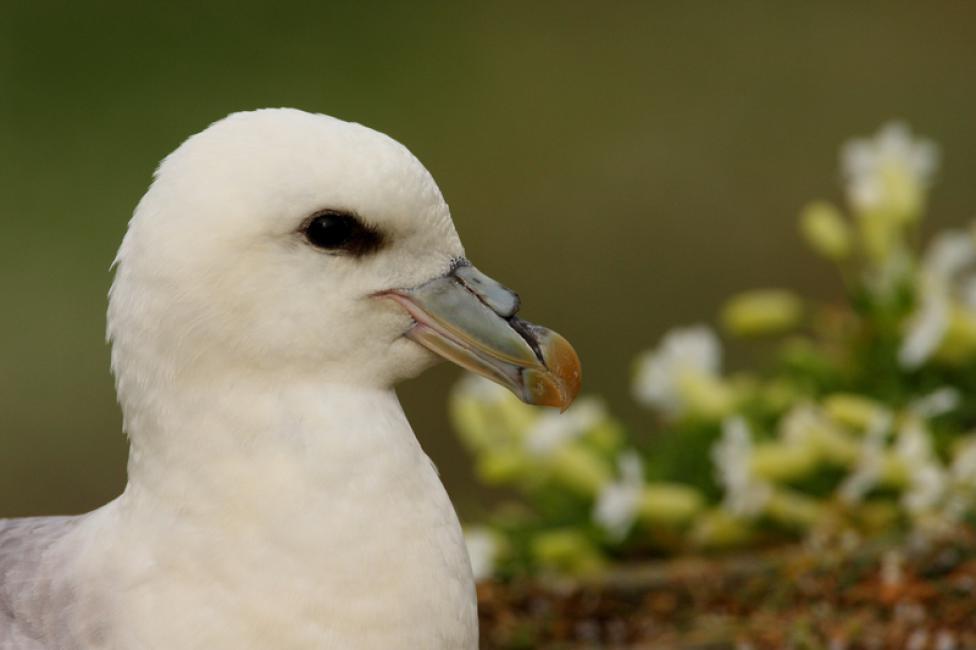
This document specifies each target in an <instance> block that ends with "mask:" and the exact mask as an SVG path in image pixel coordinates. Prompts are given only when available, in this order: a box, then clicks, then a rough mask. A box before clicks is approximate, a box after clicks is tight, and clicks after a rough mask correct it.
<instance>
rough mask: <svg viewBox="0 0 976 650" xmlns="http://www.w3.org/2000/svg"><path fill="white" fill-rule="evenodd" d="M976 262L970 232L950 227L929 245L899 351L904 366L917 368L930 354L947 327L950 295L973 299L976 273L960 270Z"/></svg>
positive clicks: (964, 299)
mask: <svg viewBox="0 0 976 650" xmlns="http://www.w3.org/2000/svg"><path fill="white" fill-rule="evenodd" d="M974 264H976V242H974V241H973V238H972V236H971V235H970V234H969V233H966V232H963V231H960V230H949V231H946V232H943V233H941V234H939V235H938V236H937V237H936V238H935V239H933V240H932V243H931V244H929V247H928V250H927V251H926V253H925V257H924V259H923V260H922V267H921V270H920V272H919V278H918V285H917V287H916V295H917V296H918V298H917V299H918V307H917V308H916V309H915V312H914V313H913V314H912V316H911V317H910V319H909V322H908V333H907V334H906V336H905V338H904V340H903V341H902V345H901V348H900V349H899V351H898V360H899V362H900V363H901V365H902V367H904V368H917V367H918V366H920V365H922V364H923V363H925V361H926V360H927V359H928V358H929V357H930V356H932V353H933V352H935V350H936V349H937V348H938V347H939V344H940V343H941V342H942V339H943V338H944V337H945V333H946V330H947V329H948V328H949V316H950V313H951V309H952V298H953V295H954V294H958V296H959V298H960V299H961V300H962V302H963V303H964V304H968V303H969V301H970V300H973V299H974V298H976V296H973V295H971V294H972V293H973V292H974V287H976V276H973V275H969V276H965V277H962V276H961V275H962V273H963V272H964V271H966V270H967V269H968V268H970V267H972V266H973V265H974Z"/></svg>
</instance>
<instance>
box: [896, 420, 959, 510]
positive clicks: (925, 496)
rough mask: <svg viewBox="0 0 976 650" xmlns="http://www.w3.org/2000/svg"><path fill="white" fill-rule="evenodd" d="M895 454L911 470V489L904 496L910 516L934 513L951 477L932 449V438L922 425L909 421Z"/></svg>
mask: <svg viewBox="0 0 976 650" xmlns="http://www.w3.org/2000/svg"><path fill="white" fill-rule="evenodd" d="M895 453H896V454H897V455H898V456H899V457H900V458H901V460H902V463H903V464H904V465H905V467H906V468H907V470H908V489H907V490H905V492H904V493H903V494H902V497H901V501H902V505H903V506H904V508H905V509H906V510H907V511H908V512H909V513H911V514H920V513H924V512H928V511H930V510H932V509H933V508H934V507H935V506H936V505H937V504H938V503H939V502H940V501H941V500H942V497H943V496H944V495H945V492H946V488H947V484H948V480H947V479H948V477H947V476H946V472H945V469H944V468H943V467H942V464H941V463H939V460H938V459H937V458H936V456H935V452H934V451H933V449H932V437H931V435H930V434H929V432H928V430H927V429H925V427H924V426H923V425H922V422H921V421H920V420H918V419H916V418H910V419H909V420H907V421H906V422H905V424H903V425H902V427H901V430H900V431H899V433H898V442H897V443H896V445H895Z"/></svg>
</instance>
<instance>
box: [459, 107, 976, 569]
mask: <svg viewBox="0 0 976 650" xmlns="http://www.w3.org/2000/svg"><path fill="white" fill-rule="evenodd" d="M841 163H842V171H843V178H844V181H845V189H846V205H847V214H845V213H844V211H842V209H841V208H840V207H837V206H836V205H834V204H832V203H830V202H826V201H817V202H814V203H811V204H810V205H808V206H807V207H805V208H804V209H803V210H802V211H801V214H800V232H801V234H802V235H803V237H804V238H805V239H806V241H807V242H808V244H809V245H810V247H811V248H812V249H813V250H814V251H815V252H816V253H818V254H819V255H820V256H822V257H824V258H826V259H827V260H828V261H829V262H831V263H832V264H834V265H835V266H836V267H837V269H838V270H839V272H840V278H841V279H842V281H843V284H844V287H845V297H846V300H845V301H843V303H842V304H819V303H817V302H816V301H812V300H808V299H804V298H801V297H800V296H797V295H796V294H794V293H792V292H790V291H787V290H784V289H778V288H777V289H762V290H757V291H749V292H746V293H743V294H740V295H737V296H734V297H733V298H732V299H731V300H729V301H728V302H727V304H726V305H725V306H724V308H723V309H722V312H721V325H722V327H723V329H724V331H725V332H726V333H727V334H728V335H729V336H732V337H737V338H757V337H758V338H763V339H765V340H767V342H768V343H769V345H771V346H772V347H773V351H774V355H773V360H772V361H771V362H770V363H767V364H766V365H765V366H764V367H762V368H761V369H760V370H758V371H755V372H737V373H733V374H729V373H725V372H723V369H722V344H721V342H720V340H719V337H718V335H717V334H716V333H715V332H714V331H713V330H712V329H711V328H710V327H708V326H706V325H694V326H691V327H684V328H678V329H675V330H672V331H671V332H669V333H667V334H665V336H664V337H663V338H662V340H661V341H660V343H659V344H658V345H657V346H656V347H655V348H654V349H651V350H649V351H647V352H644V353H642V354H641V355H640V356H639V357H638V359H637V361H636V371H635V375H634V383H633V395H634V398H635V399H636V400H637V401H638V402H640V403H641V404H643V405H645V406H647V407H648V408H649V409H651V410H653V412H654V413H655V414H656V416H657V422H658V426H656V427H655V431H654V434H653V435H648V436H638V435H628V434H627V432H626V431H625V429H624V427H623V426H622V425H621V423H620V422H618V421H617V420H616V419H614V418H613V417H612V415H611V414H610V413H608V411H607V409H606V407H605V405H604V404H603V402H602V401H600V400H599V399H597V398H595V397H584V398H582V399H580V400H579V401H578V402H577V403H576V404H575V405H574V406H572V407H571V408H570V409H569V410H568V411H567V412H566V413H565V414H563V415H557V414H555V413H545V412H543V413H540V412H539V411H537V410H535V409H532V408H531V407H527V406H525V405H523V404H521V403H520V402H519V401H518V400H517V399H516V398H514V397H512V396H511V395H509V394H508V393H507V392H505V391H504V390H503V389H501V388H498V387H497V386H494V385H493V384H490V383H488V382H486V381H483V380H480V379H477V378H474V377H467V378H465V379H464V380H463V381H462V382H461V383H460V384H459V385H458V386H457V388H456V390H455V392H454V394H453V396H452V400H451V412H452V417H453V421H454V423H455V426H456V428H457V430H458V432H459V433H460V435H461V437H462V439H463V440H464V442H465V443H466V445H467V446H468V448H469V449H470V451H471V452H472V454H473V455H474V458H475V462H476V468H477V472H478V475H479V477H480V478H481V480H483V481H484V482H485V483H487V484H490V485H498V486H505V487H508V488H512V489H514V490H515V491H516V492H517V493H519V494H520V495H521V497H522V498H521V499H519V500H517V501H507V502H503V503H501V504H500V506H499V507H498V508H497V509H496V510H495V511H494V512H493V513H492V514H491V515H490V516H489V517H487V519H486V522H485V523H483V524H481V525H478V526H472V527H469V528H467V532H466V535H467V537H468V542H469V550H470V553H471V556H472V560H473V564H474V567H475V571H476V573H477V574H478V577H479V578H481V577H486V576H489V575H493V574H495V575H502V576H504V575H513V574H518V573H522V572H526V571H542V572H551V573H569V574H585V573H592V572H595V571H598V570H599V569H600V568H601V567H603V566H604V565H605V564H606V563H607V562H611V561H617V560H624V559H629V558H639V557H647V556H649V555H653V554H669V553H677V552H683V551H686V550H688V549H724V548H731V547H741V546H744V545H756V544H768V543H772V542H776V541H785V540H790V539H799V538H819V539H823V538H835V537H836V538H840V537H842V536H843V537H845V538H846V539H848V540H850V539H852V538H853V539H860V538H863V537H867V536H877V535H882V534H884V535H890V534H903V535H938V534H941V533H943V532H945V531H949V530H951V529H952V528H953V527H954V526H957V525H958V524H959V523H960V522H963V521H964V520H967V519H969V518H971V517H973V516H974V514H976V231H965V230H948V231H945V232H941V233H938V234H937V235H935V237H933V238H932V240H931V241H930V242H929V243H928V245H927V246H926V247H925V248H924V249H923V250H921V251H919V250H918V246H917V244H916V242H917V240H918V231H919V224H920V222H921V219H922V216H923V213H924V211H925V207H926V199H927V196H928V191H929V189H930V186H931V184H932V180H933V176H934V174H935V172H936V168H937V163H938V151H937V149H936V147H935V146H934V145H933V144H932V143H930V142H929V141H927V140H923V139H919V138H916V137H914V136H913V135H912V134H911V133H910V131H909V130H908V129H907V128H906V127H905V126H904V125H902V124H898V123H892V124H888V125H886V126H884V127H883V128H882V129H881V130H880V131H879V132H878V133H877V134H876V135H875V136H874V137H872V138H867V139H856V140H853V141H851V142H849V143H847V144H846V145H845V146H844V147H843V149H842V151H841Z"/></svg>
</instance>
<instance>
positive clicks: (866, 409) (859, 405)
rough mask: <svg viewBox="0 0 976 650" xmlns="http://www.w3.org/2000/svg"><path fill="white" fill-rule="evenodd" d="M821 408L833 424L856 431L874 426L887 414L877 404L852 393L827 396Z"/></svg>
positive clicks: (885, 410)
mask: <svg viewBox="0 0 976 650" xmlns="http://www.w3.org/2000/svg"><path fill="white" fill-rule="evenodd" d="M823 407H824V411H826V412H827V415H828V416H829V417H830V418H831V419H832V420H833V421H834V422H836V423H837V424H839V425H841V426H845V427H850V428H852V429H855V430H858V431H866V430H868V429H869V428H870V427H872V426H876V425H877V423H878V422H880V421H882V418H885V417H886V413H887V409H885V408H884V407H883V406H882V405H881V404H879V403H878V402H876V401H874V400H873V399H870V398H868V397H863V396H861V395H856V394H854V393H834V394H833V395H829V396H828V397H826V398H824V400H823Z"/></svg>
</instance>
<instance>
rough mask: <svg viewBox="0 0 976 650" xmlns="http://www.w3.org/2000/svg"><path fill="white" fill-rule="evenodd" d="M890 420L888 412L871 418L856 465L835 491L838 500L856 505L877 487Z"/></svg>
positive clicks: (879, 413) (882, 412) (881, 412)
mask: <svg viewBox="0 0 976 650" xmlns="http://www.w3.org/2000/svg"><path fill="white" fill-rule="evenodd" d="M892 419H893V418H892V416H891V414H890V413H889V412H888V411H879V412H878V414H877V415H875V416H874V417H873V418H872V421H871V423H870V424H869V425H868V427H867V430H866V431H865V432H864V442H863V443H861V452H860V455H859V457H858V461H857V465H856V466H855V467H854V471H852V472H851V473H850V474H849V475H848V476H847V478H845V479H844V481H843V482H842V483H841V484H840V487H838V489H837V491H838V494H840V498H841V499H843V500H844V501H847V502H848V503H857V502H859V501H860V500H861V499H863V498H864V495H865V494H867V493H868V492H869V491H870V490H871V488H873V487H874V486H875V485H877V483H878V479H879V478H881V469H882V459H883V457H884V448H885V440H886V439H887V437H888V432H889V430H890V429H891V423H892Z"/></svg>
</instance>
